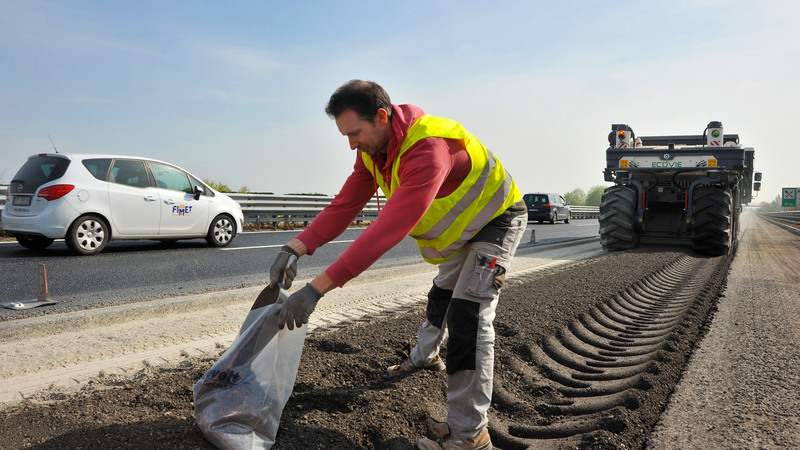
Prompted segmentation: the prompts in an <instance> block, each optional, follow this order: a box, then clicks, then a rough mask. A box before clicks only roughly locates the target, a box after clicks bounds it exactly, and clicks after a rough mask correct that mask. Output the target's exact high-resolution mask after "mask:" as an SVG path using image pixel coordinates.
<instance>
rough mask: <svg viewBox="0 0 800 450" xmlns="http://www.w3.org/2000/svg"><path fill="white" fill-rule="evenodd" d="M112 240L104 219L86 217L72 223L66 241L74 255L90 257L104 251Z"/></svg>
mask: <svg viewBox="0 0 800 450" xmlns="http://www.w3.org/2000/svg"><path fill="white" fill-rule="evenodd" d="M110 238H111V232H110V231H109V228H108V225H107V224H106V223H105V221H104V220H103V219H101V218H100V217H98V216H93V215H86V216H81V217H78V219H77V220H76V221H75V222H72V225H70V227H69V230H67V236H66V237H65V238H64V241H65V242H66V243H67V247H69V249H70V250H71V251H72V252H73V253H75V254H77V255H83V256H89V255H96V254H98V253H100V252H101V251H103V249H104V248H105V247H106V244H108V240H109V239H110Z"/></svg>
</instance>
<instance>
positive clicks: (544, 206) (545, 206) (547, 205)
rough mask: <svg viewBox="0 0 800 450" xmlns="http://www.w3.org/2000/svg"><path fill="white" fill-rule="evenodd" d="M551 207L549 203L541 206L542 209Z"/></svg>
mask: <svg viewBox="0 0 800 450" xmlns="http://www.w3.org/2000/svg"><path fill="white" fill-rule="evenodd" d="M552 207H553V205H551V204H550V203H545V204H544V205H542V208H544V209H551V208H552Z"/></svg>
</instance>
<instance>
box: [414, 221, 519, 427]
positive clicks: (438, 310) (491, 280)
mask: <svg viewBox="0 0 800 450" xmlns="http://www.w3.org/2000/svg"><path fill="white" fill-rule="evenodd" d="M507 214H508V213H507ZM516 214H517V215H515V216H512V217H510V218H509V220H508V221H507V222H508V223H507V226H505V225H504V226H503V227H502V229H500V230H499V231H498V230H495V232H494V233H493V234H492V236H491V239H489V241H488V242H487V241H485V240H476V241H475V242H473V241H470V242H469V243H467V244H466V245H465V246H464V247H463V248H461V249H460V250H459V251H458V253H456V254H455V255H453V256H452V257H450V258H449V259H448V260H446V261H445V262H443V263H441V264H439V273H438V274H437V276H436V278H434V280H433V287H432V288H431V292H430V293H429V294H428V312H427V317H426V320H425V323H423V324H422V327H421V328H420V330H419V333H418V335H417V343H416V346H415V347H414V349H413V350H412V351H411V354H410V358H411V361H412V362H413V363H414V365H416V366H422V365H424V364H426V363H429V362H431V361H433V360H434V359H436V357H437V356H438V355H439V348H440V346H441V345H442V343H443V342H444V341H445V339H447V358H446V364H447V408H448V415H447V424H448V426H449V427H450V434H451V435H452V436H453V437H457V438H473V437H476V436H477V435H478V434H480V432H481V431H482V430H483V428H484V427H486V425H487V424H488V423H489V418H488V414H487V412H488V410H489V406H490V404H491V401H492V378H493V375H494V337H495V334H494V325H493V324H492V322H493V321H494V317H495V308H496V307H497V301H498V298H499V295H500V287H501V286H502V283H503V280H504V278H505V273H506V271H507V270H508V269H509V267H510V264H511V258H512V256H513V255H514V252H515V251H516V249H517V246H518V245H519V243H520V240H521V239H522V234H523V233H524V231H525V227H526V226H527V221H528V216H527V213H526V212H523V213H522V214H519V213H516Z"/></svg>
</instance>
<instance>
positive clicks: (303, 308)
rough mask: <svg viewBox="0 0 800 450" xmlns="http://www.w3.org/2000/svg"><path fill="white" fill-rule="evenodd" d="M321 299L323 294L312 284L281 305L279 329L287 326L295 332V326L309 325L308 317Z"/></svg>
mask: <svg viewBox="0 0 800 450" xmlns="http://www.w3.org/2000/svg"><path fill="white" fill-rule="evenodd" d="M321 298H322V293H321V292H320V291H318V290H317V288H315V287H314V286H312V285H311V283H309V284H306V285H305V286H303V287H302V288H301V289H300V290H299V291H297V292H295V293H294V294H292V295H290V296H289V298H287V299H286V300H285V301H284V302H283V303H282V304H280V305H279V310H278V311H279V312H278V327H279V328H280V329H281V330H282V329H283V327H284V326H286V327H288V328H289V329H290V330H294V327H295V325H296V326H297V328H300V327H302V326H303V324H304V323H308V317H309V316H310V315H311V313H312V312H314V308H316V307H317V302H318V301H319V299H321Z"/></svg>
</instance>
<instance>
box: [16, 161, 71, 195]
mask: <svg viewBox="0 0 800 450" xmlns="http://www.w3.org/2000/svg"><path fill="white" fill-rule="evenodd" d="M69 162H70V160H68V159H66V158H59V157H57V156H39V157H36V158H32V159H29V160H28V161H26V162H25V164H24V165H23V166H22V168H21V169H19V171H18V172H17V174H16V175H14V178H13V179H12V180H11V186H13V189H10V192H12V193H14V194H33V193H34V192H36V189H39V186H41V185H43V184H45V183H49V182H51V181H53V180H57V179H59V178H61V177H62V176H64V172H66V171H67V167H68V166H69ZM20 186H21V187H20Z"/></svg>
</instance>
